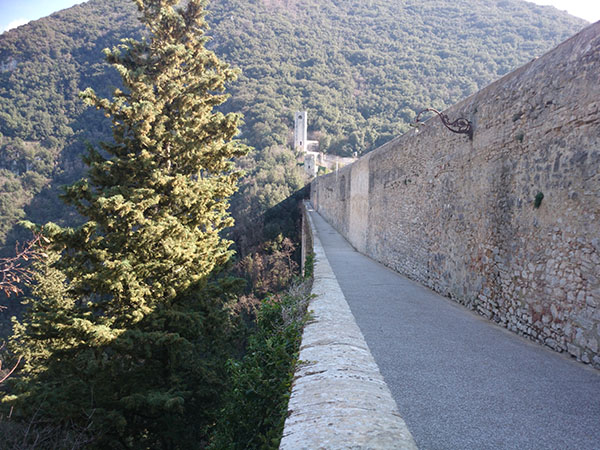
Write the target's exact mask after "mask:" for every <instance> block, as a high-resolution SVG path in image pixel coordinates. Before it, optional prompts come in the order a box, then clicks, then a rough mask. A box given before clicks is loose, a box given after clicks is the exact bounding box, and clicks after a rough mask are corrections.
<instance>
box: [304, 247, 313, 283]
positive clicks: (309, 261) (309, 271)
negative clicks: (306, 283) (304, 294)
mask: <svg viewBox="0 0 600 450" xmlns="http://www.w3.org/2000/svg"><path fill="white" fill-rule="evenodd" d="M314 272H315V254H314V252H308V253H307V254H306V260H305V261H304V278H312V277H313V276H314Z"/></svg>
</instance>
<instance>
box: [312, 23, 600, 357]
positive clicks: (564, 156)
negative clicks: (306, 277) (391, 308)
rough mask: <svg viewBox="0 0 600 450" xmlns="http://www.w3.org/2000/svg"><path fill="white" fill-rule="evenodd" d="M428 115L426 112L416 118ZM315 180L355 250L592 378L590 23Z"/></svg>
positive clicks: (595, 311) (596, 290) (597, 54)
mask: <svg viewBox="0 0 600 450" xmlns="http://www.w3.org/2000/svg"><path fill="white" fill-rule="evenodd" d="M425 106H427V105H425ZM446 113H447V114H448V116H449V117H450V119H455V118H457V117H465V118H468V119H469V120H471V121H472V122H473V124H474V131H475V132H474V136H473V140H472V141H471V140H469V138H468V137H467V136H465V135H456V134H453V133H451V132H450V131H448V130H447V129H445V128H444V127H443V125H442V124H441V122H440V120H439V119H438V118H437V117H434V118H433V119H430V120H429V121H427V123H426V125H425V126H424V127H423V128H421V129H420V130H419V132H418V134H417V133H415V132H414V131H411V132H409V133H407V134H406V135H404V136H401V137H399V138H396V139H394V140H393V141H391V142H389V143H388V144H386V145H384V146H383V147H381V148H379V149H377V150H375V151H373V152H371V153H369V154H367V155H366V156H365V157H363V158H361V159H360V160H358V161H357V162H356V163H354V164H353V165H351V166H348V167H345V168H343V169H341V170H339V171H337V172H336V173H332V174H328V175H326V176H323V177H319V178H317V179H316V180H315V181H313V183H312V186H311V198H312V202H313V204H314V205H315V207H316V209H317V210H318V211H319V212H320V213H321V215H322V216H323V217H325V218H326V219H327V220H328V221H329V222H330V223H331V224H332V225H333V226H334V227H335V228H336V229H338V230H339V231H340V232H341V233H342V234H343V235H344V236H345V237H346V238H347V239H348V240H349V241H350V243H351V244H352V245H353V246H354V247H355V248H357V250H359V251H361V252H363V253H365V254H367V255H369V256H371V257H372V258H374V259H376V260H378V261H380V262H382V263H383V264H385V265H387V266H389V267H390V268H392V269H394V270H396V271H398V272H400V273H402V274H404V275H406V276H408V277H410V278H412V279H414V280H417V281H419V282H421V283H423V284H425V285H426V286H429V287H431V288H432V289H434V290H435V291H437V292H439V293H441V294H444V295H447V296H449V297H452V298H454V299H456V301H458V302H460V303H462V304H464V305H467V306H468V307H470V308H473V309H475V310H477V311H478V312H480V313H481V314H482V315H484V316H486V317H488V318H490V319H492V320H494V321H495V322H498V323H500V324H502V325H504V326H506V327H507V328H509V329H511V330H513V331H515V332H517V333H519V334H522V335H526V336H529V337H531V338H532V339H535V340H537V341H539V342H542V343H544V344H546V345H548V346H550V347H552V348H553V349H556V350H558V351H567V352H569V353H570V354H571V355H573V356H574V357H576V358H577V359H578V360H581V361H584V362H586V363H591V364H593V365H594V366H595V367H597V368H600V353H599V345H600V22H598V23H596V24H594V25H591V26H590V27H588V28H586V29H585V30H583V31H582V32H581V33H579V34H577V35H576V36H574V37H572V38H571V39H569V40H568V41H566V42H564V43H563V44H561V45H560V46H558V47H557V48H556V49H554V50H553V51H551V52H549V53H548V54H546V55H544V56H543V57H541V58H539V59H536V60H533V61H531V62H530V63H529V64H527V65H525V66H523V67H521V68H520V69H518V70H516V71H514V72H512V73H510V74H509V75H507V76H505V77H503V78H502V79H500V80H498V81H496V82H495V83H493V84H491V85H490V86H488V87H486V88H485V89H483V90H482V91H480V92H478V93H477V94H475V95H473V96H471V97H469V98H467V99H466V100H464V101H462V102H461V103H459V104H457V105H455V106H453V107H452V108H450V109H449V110H448V111H446Z"/></svg>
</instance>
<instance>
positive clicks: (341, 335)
mask: <svg viewBox="0 0 600 450" xmlns="http://www.w3.org/2000/svg"><path fill="white" fill-rule="evenodd" d="M313 245H314V252H315V267H314V284H313V293H314V294H315V295H316V298H315V299H314V300H313V301H312V302H311V304H310V310H311V311H312V320H311V321H310V322H309V323H308V324H307V325H306V327H305V329H304V333H303V336H302V346H301V349H300V357H299V358H300V363H299V365H298V368H297V369H296V373H295V379H294V384H293V387H292V395H291V398H290V402H289V405H288V418H287V420H286V422H285V428H284V431H283V438H282V440H281V444H280V448H281V449H293V450H296V449H311V450H312V449H416V448H417V447H416V445H415V443H414V440H413V438H412V436H411V434H410V432H409V431H408V428H407V427H406V424H405V423H404V421H403V420H402V418H401V417H400V415H399V414H398V410H397V407H396V402H395V401H394V400H393V398H392V395H391V393H390V391H389V389H388V387H387V385H386V384H385V381H384V380H383V377H382V376H381V374H380V373H379V369H378V367H377V364H376V363H375V361H374V359H373V357H372V356H371V353H370V351H369V348H368V346H367V344H366V342H365V340H364V338H363V335H362V333H361V331H360V329H359V328H358V325H356V322H355V320H354V317H353V316H352V313H351V312H350V308H349V307H348V304H347V303H346V300H345V298H344V294H343V293H342V291H341V289H340V287H339V285H338V283H337V280H336V278H335V275H334V274H333V271H332V270H331V267H330V266H329V262H328V261H327V257H326V256H325V252H324V251H323V248H322V247H321V243H320V241H319V238H318V237H317V236H314V237H313Z"/></svg>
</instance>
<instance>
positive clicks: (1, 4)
mask: <svg viewBox="0 0 600 450" xmlns="http://www.w3.org/2000/svg"><path fill="white" fill-rule="evenodd" d="M423 1H427V0H423ZM531 1H532V2H533V3H537V4H538V5H552V6H554V7H555V8H557V9H560V10H562V11H567V12H568V13H569V14H571V15H573V16H577V17H581V18H582V19H585V20H587V21H588V22H596V21H598V20H600V0H531ZM78 3H83V0H0V33H1V32H4V31H6V30H9V29H11V28H15V27H18V26H19V25H23V24H26V23H27V22H29V21H30V20H36V19H39V18H41V17H45V16H48V15H50V14H52V13H53V12H55V11H59V10H61V9H65V8H69V7H70V6H73V5H76V4H78Z"/></svg>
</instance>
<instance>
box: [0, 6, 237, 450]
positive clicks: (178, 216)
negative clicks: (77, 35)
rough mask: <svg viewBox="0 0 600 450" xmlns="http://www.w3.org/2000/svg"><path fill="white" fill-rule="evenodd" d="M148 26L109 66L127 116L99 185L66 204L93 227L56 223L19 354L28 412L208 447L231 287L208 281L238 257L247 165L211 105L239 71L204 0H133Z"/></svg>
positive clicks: (98, 169) (116, 443) (94, 157)
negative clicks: (233, 201)
mask: <svg viewBox="0 0 600 450" xmlns="http://www.w3.org/2000/svg"><path fill="white" fill-rule="evenodd" d="M135 3H136V4H137V6H138V9H139V11H140V17H141V20H142V22H143V23H144V24H145V25H146V27H147V35H146V37H145V38H143V39H142V40H140V41H136V40H133V39H127V40H124V41H122V44H121V45H119V46H118V47H116V48H113V49H112V50H110V51H109V50H106V51H105V52H106V55H107V60H108V61H109V62H110V63H111V64H112V65H113V66H114V67H115V68H116V69H117V71H118V72H119V74H120V75H121V77H122V79H123V85H124V89H123V90H116V91H115V92H114V96H113V99H112V100H108V99H102V98H99V97H97V96H96V94H95V93H94V92H93V91H92V90H91V89H88V90H86V91H85V92H83V93H82V97H83V98H84V99H85V101H86V102H87V103H88V104H90V105H92V106H95V107H96V108H98V109H101V110H103V111H104V112H105V114H106V115H107V116H110V117H111V118H112V122H113V134H114V142H113V143H103V144H101V149H99V150H97V149H93V148H91V149H90V152H89V155H88V156H87V158H86V164H87V165H88V166H89V175H88V178H87V179H84V180H81V181H79V182H77V183H75V184H74V185H72V186H70V187H69V188H67V191H66V193H65V195H64V198H65V200H66V202H67V203H69V204H71V205H74V206H75V207H76V209H77V210H78V211H79V213H80V214H81V215H82V216H84V217H85V218H86V219H87V221H86V222H85V223H84V224H83V225H82V226H80V227H78V228H61V227H58V226H56V225H53V224H48V225H46V226H45V227H44V229H43V230H44V234H45V236H47V237H48V239H50V241H51V244H50V248H49V253H50V256H49V258H48V259H47V260H46V261H45V263H44V264H40V265H39V266H38V275H37V285H36V286H35V288H34V291H33V296H32V300H31V303H32V306H31V308H30V312H29V313H28V315H27V316H26V317H25V319H24V320H23V322H22V323H20V324H16V325H15V335H14V337H13V340H12V344H13V347H14V348H16V349H18V350H19V351H20V352H21V353H22V354H23V355H24V356H25V358H26V361H27V364H26V367H25V369H24V371H23V372H24V373H23V377H22V378H21V379H20V380H18V382H17V385H16V386H15V387H14V389H15V391H14V392H15V395H13V396H10V397H7V398H6V399H5V400H6V401H8V402H9V403H12V404H13V405H15V407H16V412H17V413H22V414H23V415H25V416H27V414H29V415H30V416H31V415H32V414H35V415H36V418H38V419H42V420H45V421H48V422H49V423H54V424H62V425H64V424H74V425H76V426H81V427H88V429H90V430H92V432H93V434H94V435H95V436H96V439H97V440H96V444H95V445H97V446H98V447H99V448H189V447H194V446H201V444H202V442H203V439H204V436H205V432H206V427H207V426H209V425H210V423H211V421H212V420H214V418H213V411H214V410H215V408H217V407H218V405H217V404H216V402H217V396H218V392H219V387H220V384H221V383H222V378H221V374H220V372H219V371H220V369H219V367H220V364H221V357H222V356H223V352H222V350H223V346H224V345H225V344H224V342H225V340H226V337H227V326H228V322H227V320H228V319H227V314H226V311H225V309H224V308H223V302H224V300H225V299H226V297H227V294H226V293H224V292H223V291H222V290H221V291H218V290H216V288H214V289H213V288H211V285H209V284H208V282H207V279H208V277H209V276H210V274H211V273H213V272H214V271H215V270H216V269H218V268H219V267H220V266H222V265H223V264H224V263H225V262H226V261H227V260H228V258H229V257H230V256H231V251H230V250H229V245H230V242H228V241H226V240H224V239H222V238H221V237H220V234H219V233H220V231H221V230H223V229H224V228H226V227H228V226H231V225H232V220H231V218H230V217H229V215H228V213H227V209H228V198H229V196H230V195H231V194H232V193H233V192H234V190H235V187H236V182H237V179H238V178H239V175H240V174H239V173H238V172H237V171H236V170H235V168H234V166H233V162H232V158H234V157H236V156H241V155H242V154H243V153H244V152H245V149H244V148H243V146H241V145H240V144H238V143H237V142H235V141H233V140H232V139H233V137H234V135H235V134H236V133H237V130H238V124H239V121H240V117H239V116H238V115H235V114H227V115H223V114H222V113H219V112H215V111H214V110H213V109H214V108H215V107H216V106H218V105H220V104H221V103H223V102H224V101H225V99H226V96H225V95H224V94H223V90H224V85H225V83H226V82H228V81H231V80H233V79H234V78H235V76H236V72H235V71H234V70H232V69H231V68H230V67H229V66H228V65H227V64H225V63H223V62H222V61H220V60H219V59H218V58H217V56H216V55H215V54H214V53H212V52H211V51H209V50H207V49H206V48H205V44H206V42H207V37H206V35H205V32H206V29H207V25H206V22H205V20H204V14H205V12H204V7H205V1H204V0H188V1H186V2H182V3H181V4H180V5H178V4H179V3H180V2H179V0H135Z"/></svg>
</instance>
